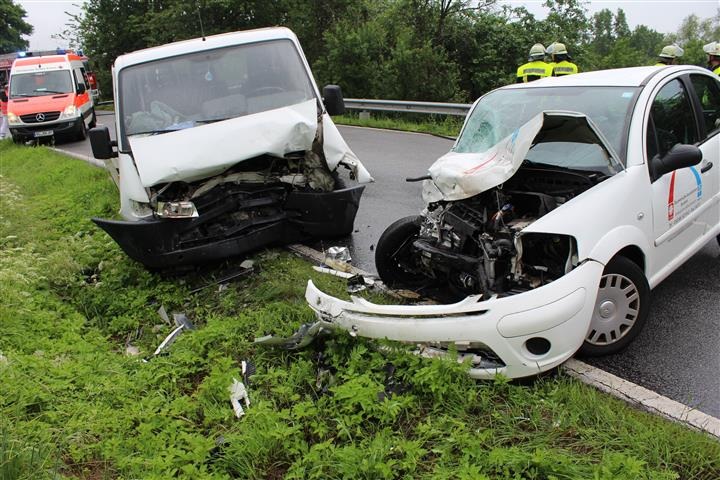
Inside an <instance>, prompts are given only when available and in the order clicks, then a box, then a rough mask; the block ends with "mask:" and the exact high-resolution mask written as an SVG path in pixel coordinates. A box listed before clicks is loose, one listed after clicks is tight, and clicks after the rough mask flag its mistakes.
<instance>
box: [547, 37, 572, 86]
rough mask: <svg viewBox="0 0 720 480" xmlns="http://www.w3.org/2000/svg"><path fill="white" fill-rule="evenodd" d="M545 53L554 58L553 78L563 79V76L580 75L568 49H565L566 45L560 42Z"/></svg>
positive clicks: (552, 65) (555, 43)
mask: <svg viewBox="0 0 720 480" xmlns="http://www.w3.org/2000/svg"><path fill="white" fill-rule="evenodd" d="M545 53H547V54H548V55H550V56H551V58H552V62H553V63H552V64H551V67H552V76H553V77H561V76H563V75H571V74H573V73H578V67H577V65H575V64H574V63H573V62H571V61H570V60H572V57H571V56H570V54H569V53H568V51H567V48H565V44H564V43H560V42H553V43H552V44H551V45H550V46H549V47H548V48H547V50H545Z"/></svg>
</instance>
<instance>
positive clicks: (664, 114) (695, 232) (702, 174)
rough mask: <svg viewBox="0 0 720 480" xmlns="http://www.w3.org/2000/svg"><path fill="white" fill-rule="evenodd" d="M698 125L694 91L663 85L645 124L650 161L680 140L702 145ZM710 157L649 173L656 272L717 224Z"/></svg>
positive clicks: (675, 82)
mask: <svg viewBox="0 0 720 480" xmlns="http://www.w3.org/2000/svg"><path fill="white" fill-rule="evenodd" d="M700 128H701V125H700V121H699V118H698V117H697V116H696V114H695V108H694V106H693V99H692V97H691V92H690V91H689V90H688V85H687V84H686V83H685V82H684V81H683V79H682V78H680V77H675V78H672V79H670V80H669V81H667V82H665V83H664V84H662V85H661V86H660V88H659V89H658V90H657V91H656V93H655V96H654V97H653V100H652V105H651V108H650V118H649V120H648V124H647V127H646V136H645V138H646V152H647V160H648V162H647V164H648V165H650V164H651V163H652V160H653V158H656V157H660V158H662V157H663V156H664V155H666V154H667V153H668V152H669V151H670V149H671V148H672V147H673V146H675V145H677V144H686V145H698V146H701V143H702V142H701V141H700ZM703 153H711V152H703ZM712 161H713V159H712V158H710V159H708V158H705V159H704V160H703V161H702V162H701V163H700V164H699V165H696V166H692V167H688V168H681V169H678V170H675V171H672V172H669V173H666V174H665V175H663V176H661V177H660V178H657V179H653V178H652V173H651V172H650V177H651V181H652V185H651V191H652V208H653V213H652V215H653V236H654V242H653V243H654V247H655V252H654V253H655V255H654V262H653V263H654V264H655V268H654V270H655V271H656V272H657V271H658V270H662V269H663V268H664V267H666V266H668V265H671V264H674V265H675V266H676V265H677V264H679V263H681V262H682V261H683V260H684V258H685V257H687V256H688V255H689V254H690V253H692V251H694V250H696V249H697V248H699V245H700V242H703V240H702V239H703V238H704V237H707V236H708V234H709V230H710V229H711V228H712V227H714V226H715V225H716V224H717V218H718V217H717V216H718V212H717V204H716V203H714V200H713V198H714V197H715V196H716V195H717V194H718V191H717V182H713V181H709V180H706V178H709V175H708V173H709V172H711V171H712V170H713V168H712V167H710V169H709V170H708V169H707V168H708V165H710V163H711V162H712ZM708 238H709V237H708ZM671 269H672V268H671ZM663 276H664V275H663Z"/></svg>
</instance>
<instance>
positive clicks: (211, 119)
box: [195, 117, 232, 125]
mask: <svg viewBox="0 0 720 480" xmlns="http://www.w3.org/2000/svg"><path fill="white" fill-rule="evenodd" d="M231 118H232V117H227V118H206V119H205V120H195V123H202V124H203V125H206V124H208V123H215V122H222V121H223V120H230V119H231Z"/></svg>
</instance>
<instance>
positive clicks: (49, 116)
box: [0, 53, 96, 143]
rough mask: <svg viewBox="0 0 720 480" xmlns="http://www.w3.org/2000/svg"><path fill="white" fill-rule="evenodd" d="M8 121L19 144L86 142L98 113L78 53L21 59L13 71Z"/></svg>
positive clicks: (2, 96) (7, 95)
mask: <svg viewBox="0 0 720 480" xmlns="http://www.w3.org/2000/svg"><path fill="white" fill-rule="evenodd" d="M0 99H2V100H3V101H6V102H7V121H8V126H9V129H10V134H11V135H12V138H13V140H14V141H15V142H17V143H22V142H25V141H28V140H33V139H42V138H51V137H54V138H55V139H57V138H58V137H64V138H71V139H75V140H84V139H85V138H86V136H87V130H88V129H89V128H93V127H95V124H96V118H95V109H94V107H93V99H92V96H91V93H90V81H89V78H88V75H87V71H86V67H85V65H84V63H83V57H81V56H78V55H76V54H75V53H65V54H62V55H41V56H28V57H23V58H17V59H15V61H14V62H13V65H12V68H11V70H10V79H9V87H8V91H7V93H6V92H2V93H0Z"/></svg>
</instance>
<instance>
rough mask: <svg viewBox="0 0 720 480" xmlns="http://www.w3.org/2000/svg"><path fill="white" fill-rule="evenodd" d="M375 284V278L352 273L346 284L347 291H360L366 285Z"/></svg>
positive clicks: (366, 286)
mask: <svg viewBox="0 0 720 480" xmlns="http://www.w3.org/2000/svg"><path fill="white" fill-rule="evenodd" d="M373 285H375V280H374V279H372V278H370V277H365V276H363V275H353V276H352V277H350V278H348V286H347V291H348V293H357V292H362V291H363V290H365V289H366V288H368V287H372V286H373Z"/></svg>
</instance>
